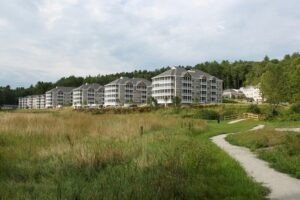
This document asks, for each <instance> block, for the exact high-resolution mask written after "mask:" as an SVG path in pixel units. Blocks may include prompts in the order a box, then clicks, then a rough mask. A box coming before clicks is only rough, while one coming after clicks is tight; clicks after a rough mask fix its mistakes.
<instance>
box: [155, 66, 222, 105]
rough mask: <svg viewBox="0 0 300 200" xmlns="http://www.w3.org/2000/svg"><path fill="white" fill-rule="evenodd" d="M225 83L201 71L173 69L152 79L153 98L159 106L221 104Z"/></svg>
mask: <svg viewBox="0 0 300 200" xmlns="http://www.w3.org/2000/svg"><path fill="white" fill-rule="evenodd" d="M222 88H223V81H222V80H220V79H218V78H216V77H214V76H212V75H210V74H207V73H205V72H203V71H200V70H195V69H193V70H186V69H184V68H180V67H173V68H172V69H170V70H167V71H165V72H163V73H161V74H159V75H157V76H155V77H153V78H152V97H153V98H155V99H156V100H157V103H158V104H169V103H172V99H173V97H176V96H177V97H179V98H180V99H181V103H183V104H191V103H221V102H222Z"/></svg>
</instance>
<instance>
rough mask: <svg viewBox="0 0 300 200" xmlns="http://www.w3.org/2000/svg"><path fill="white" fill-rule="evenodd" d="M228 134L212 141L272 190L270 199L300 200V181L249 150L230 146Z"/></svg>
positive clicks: (216, 137)
mask: <svg viewBox="0 0 300 200" xmlns="http://www.w3.org/2000/svg"><path fill="white" fill-rule="evenodd" d="M227 135H228V134H224V135H218V136H215V137H212V138H211V139H212V141H213V142H214V143H215V144H217V145H218V146H219V147H220V148H222V149H223V150H224V151H226V152H227V153H228V154H229V155H230V156H232V157H233V158H234V159H236V160H237V161H238V162H239V163H240V164H241V165H242V166H243V167H244V169H245V170H246V172H247V174H248V175H249V176H252V177H253V178H254V179H255V180H256V181H257V182H260V183H263V184H264V185H265V186H266V187H268V188H270V189H271V193H270V195H269V198H271V199H276V200H277V199H278V200H279V199H280V200H281V199H282V200H300V180H299V179H296V178H292V177H290V176H289V175H287V174H284V173H281V172H278V171H275V170H274V169H272V168H270V167H269V165H268V163H267V162H265V161H263V160H260V159H258V158H257V157H256V156H255V154H253V153H252V152H251V151H250V150H249V149H247V148H245V147H238V146H234V145H231V144H229V143H228V142H227V141H226V140H225V137H226V136H227Z"/></svg>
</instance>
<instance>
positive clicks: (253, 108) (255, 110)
mask: <svg viewBox="0 0 300 200" xmlns="http://www.w3.org/2000/svg"><path fill="white" fill-rule="evenodd" d="M247 112H250V113H255V114H260V113H261V111H260V108H259V107H258V106H257V105H256V104H251V105H250V106H249V107H248V108H247Z"/></svg>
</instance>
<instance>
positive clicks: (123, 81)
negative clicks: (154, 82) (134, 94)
mask: <svg viewBox="0 0 300 200" xmlns="http://www.w3.org/2000/svg"><path fill="white" fill-rule="evenodd" d="M129 82H131V83H132V84H133V85H137V84H139V83H140V82H143V83H145V84H146V85H147V86H151V82H150V81H148V80H146V79H144V78H128V77H120V78H118V79H116V80H114V81H112V82H110V83H108V84H106V85H105V86H107V85H123V84H126V83H129Z"/></svg>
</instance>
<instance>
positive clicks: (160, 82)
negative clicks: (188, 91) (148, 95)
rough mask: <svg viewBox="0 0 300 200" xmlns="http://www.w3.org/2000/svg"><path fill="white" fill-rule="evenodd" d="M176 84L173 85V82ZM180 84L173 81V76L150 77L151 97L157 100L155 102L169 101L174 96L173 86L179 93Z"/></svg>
mask: <svg viewBox="0 0 300 200" xmlns="http://www.w3.org/2000/svg"><path fill="white" fill-rule="evenodd" d="M176 83H177V85H176V86H175V84H176ZM179 86H180V84H179V83H178V82H175V77H174V76H166V77H158V78H153V79H152V97H154V98H155V99H156V100H157V103H159V104H164V103H171V102H172V100H171V99H172V98H173V97H174V96H175V88H177V90H176V94H177V95H178V93H180V89H178V88H179Z"/></svg>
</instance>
